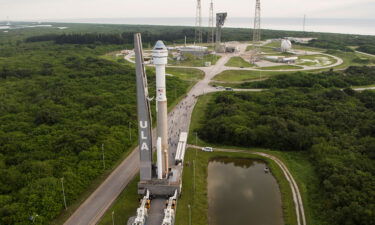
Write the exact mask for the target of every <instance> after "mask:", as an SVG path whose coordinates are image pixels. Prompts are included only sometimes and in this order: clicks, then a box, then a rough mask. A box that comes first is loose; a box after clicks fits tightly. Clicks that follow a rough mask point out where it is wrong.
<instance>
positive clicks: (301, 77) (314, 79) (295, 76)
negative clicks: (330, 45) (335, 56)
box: [239, 66, 375, 88]
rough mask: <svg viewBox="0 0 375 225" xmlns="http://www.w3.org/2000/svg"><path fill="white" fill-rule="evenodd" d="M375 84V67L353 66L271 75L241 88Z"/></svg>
mask: <svg viewBox="0 0 375 225" xmlns="http://www.w3.org/2000/svg"><path fill="white" fill-rule="evenodd" d="M370 84H375V67H368V66H363V67H356V66H352V67H349V68H347V69H346V70H345V71H333V70H330V71H326V72H321V73H304V72H298V73H292V74H282V75H277V76H273V77H270V78H269V79H267V80H264V81H257V82H245V83H242V84H240V85H239V86H240V87H241V88H288V87H317V88H319V87H325V88H331V87H337V88H347V87H351V86H364V85H370Z"/></svg>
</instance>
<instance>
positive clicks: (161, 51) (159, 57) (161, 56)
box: [152, 41, 168, 65]
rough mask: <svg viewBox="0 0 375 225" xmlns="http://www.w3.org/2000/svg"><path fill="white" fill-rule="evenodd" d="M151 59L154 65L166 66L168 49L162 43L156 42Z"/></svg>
mask: <svg viewBox="0 0 375 225" xmlns="http://www.w3.org/2000/svg"><path fill="white" fill-rule="evenodd" d="M152 58H153V62H154V64H155V65H166V64H167V63H168V61H167V60H168V49H167V47H165V45H164V43H163V42H162V41H157V42H156V44H155V47H154V49H152Z"/></svg>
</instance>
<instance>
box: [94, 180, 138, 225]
mask: <svg viewBox="0 0 375 225" xmlns="http://www.w3.org/2000/svg"><path fill="white" fill-rule="evenodd" d="M138 181H139V176H137V177H136V178H134V179H133V180H132V181H131V182H130V183H129V184H128V186H127V187H126V188H125V189H124V191H123V192H122V193H121V194H120V196H119V197H118V198H117V199H116V201H115V203H114V204H113V205H112V206H111V207H110V208H109V209H108V210H107V212H106V213H105V214H104V216H103V218H102V219H101V220H100V222H99V225H112V224H113V222H112V212H113V219H114V224H126V223H127V221H128V219H129V218H130V217H132V216H135V214H136V210H137V208H138V207H139V200H138V194H137V183H138Z"/></svg>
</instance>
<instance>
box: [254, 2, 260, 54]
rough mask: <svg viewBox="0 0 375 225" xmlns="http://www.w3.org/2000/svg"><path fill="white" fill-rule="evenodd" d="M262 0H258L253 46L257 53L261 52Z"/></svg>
mask: <svg viewBox="0 0 375 225" xmlns="http://www.w3.org/2000/svg"><path fill="white" fill-rule="evenodd" d="M259 44H260V0H256V5H255V17H254V30H253V46H254V50H255V52H256V53H259V52H260V49H259Z"/></svg>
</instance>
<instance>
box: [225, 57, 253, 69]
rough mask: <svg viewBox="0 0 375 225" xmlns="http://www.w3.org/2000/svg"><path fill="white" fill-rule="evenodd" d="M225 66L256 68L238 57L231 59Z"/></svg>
mask: <svg viewBox="0 0 375 225" xmlns="http://www.w3.org/2000/svg"><path fill="white" fill-rule="evenodd" d="M225 66H229V67H254V64H251V63H249V62H246V61H245V60H244V59H243V58H242V57H239V56H236V57H232V58H230V59H229V61H228V62H227V63H226V64H225Z"/></svg>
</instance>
